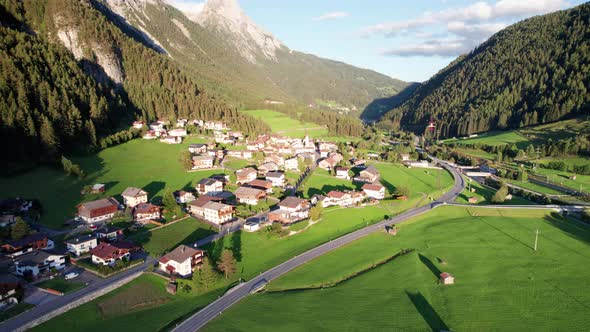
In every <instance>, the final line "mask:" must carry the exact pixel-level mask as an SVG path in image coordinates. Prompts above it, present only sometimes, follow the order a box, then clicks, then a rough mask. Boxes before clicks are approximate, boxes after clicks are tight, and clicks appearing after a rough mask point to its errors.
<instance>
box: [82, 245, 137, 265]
mask: <svg viewBox="0 0 590 332" xmlns="http://www.w3.org/2000/svg"><path fill="white" fill-rule="evenodd" d="M132 251H133V248H129V246H127V245H120V243H119V242H114V243H108V242H101V243H99V244H98V245H97V246H96V247H94V248H92V249H91V250H90V254H91V255H92V264H96V265H107V266H113V265H115V263H116V262H117V261H118V260H130V259H131V252H132Z"/></svg>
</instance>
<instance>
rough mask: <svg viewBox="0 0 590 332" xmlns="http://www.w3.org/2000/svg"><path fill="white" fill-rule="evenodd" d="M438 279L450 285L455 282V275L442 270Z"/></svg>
mask: <svg viewBox="0 0 590 332" xmlns="http://www.w3.org/2000/svg"><path fill="white" fill-rule="evenodd" d="M440 281H441V282H442V283H443V285H452V284H454V283H455V277H453V275H452V274H450V273H448V272H443V273H441V274H440Z"/></svg>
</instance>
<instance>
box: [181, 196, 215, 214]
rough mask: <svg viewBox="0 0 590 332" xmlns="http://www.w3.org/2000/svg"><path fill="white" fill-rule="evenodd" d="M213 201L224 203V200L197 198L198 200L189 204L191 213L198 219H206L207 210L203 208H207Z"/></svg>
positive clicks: (211, 197) (209, 197)
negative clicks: (206, 205)
mask: <svg viewBox="0 0 590 332" xmlns="http://www.w3.org/2000/svg"><path fill="white" fill-rule="evenodd" d="M212 201H213V202H222V201H223V198H220V197H214V196H208V195H202V196H200V197H199V198H197V199H196V200H194V201H192V202H190V203H188V209H189V212H190V213H192V214H193V215H195V216H197V217H201V218H203V217H205V210H204V209H203V207H204V206H205V204H207V203H209V202H212Z"/></svg>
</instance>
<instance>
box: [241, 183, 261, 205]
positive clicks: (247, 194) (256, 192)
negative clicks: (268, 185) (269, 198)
mask: <svg viewBox="0 0 590 332" xmlns="http://www.w3.org/2000/svg"><path fill="white" fill-rule="evenodd" d="M234 195H235V196H236V199H237V200H238V202H239V203H243V204H248V205H258V202H259V201H260V200H261V199H264V198H265V197H266V191H264V190H260V189H256V188H249V187H239V188H238V189H236V191H234Z"/></svg>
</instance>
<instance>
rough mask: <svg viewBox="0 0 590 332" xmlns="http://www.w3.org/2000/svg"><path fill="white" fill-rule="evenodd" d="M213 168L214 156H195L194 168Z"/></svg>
mask: <svg viewBox="0 0 590 332" xmlns="http://www.w3.org/2000/svg"><path fill="white" fill-rule="evenodd" d="M204 168H213V157H209V156H194V157H193V169H204Z"/></svg>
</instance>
